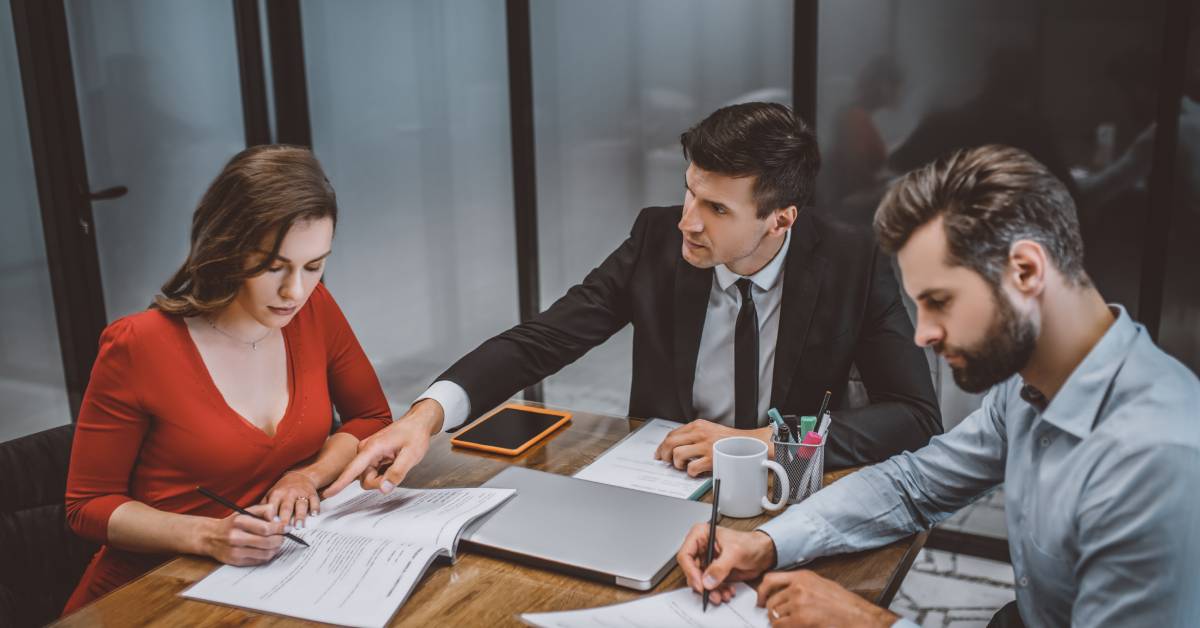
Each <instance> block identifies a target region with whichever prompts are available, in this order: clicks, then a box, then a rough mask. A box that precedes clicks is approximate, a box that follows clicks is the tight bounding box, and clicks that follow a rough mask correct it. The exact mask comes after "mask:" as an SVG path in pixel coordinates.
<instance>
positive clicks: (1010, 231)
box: [875, 144, 1091, 287]
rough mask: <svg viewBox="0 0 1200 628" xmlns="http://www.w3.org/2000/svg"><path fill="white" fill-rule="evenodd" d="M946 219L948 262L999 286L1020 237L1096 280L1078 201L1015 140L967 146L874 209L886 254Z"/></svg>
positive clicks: (900, 184)
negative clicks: (1086, 261) (1088, 265)
mask: <svg viewBox="0 0 1200 628" xmlns="http://www.w3.org/2000/svg"><path fill="white" fill-rule="evenodd" d="M939 216H940V217H942V221H943V222H942V225H943V229H944V230H945V233H946V241H947V243H948V245H949V247H948V248H949V254H948V255H949V259H948V260H947V263H948V264H951V265H956V266H965V267H967V268H970V269H971V270H974V271H975V272H977V273H979V274H980V275H982V276H983V277H984V278H985V279H987V280H988V281H989V282H990V283H991V284H992V286H993V287H998V286H999V285H1000V277H1001V275H1002V273H1003V272H1004V268H1005V266H1007V264H1008V255H1009V252H1010V249H1011V248H1012V245H1013V243H1014V242H1017V241H1018V240H1031V241H1033V242H1037V243H1038V244H1040V245H1042V247H1043V248H1044V249H1046V253H1047V255H1049V257H1050V259H1051V261H1052V262H1053V263H1054V265H1055V266H1056V267H1057V268H1058V269H1059V271H1061V272H1062V273H1063V275H1064V276H1065V277H1066V278H1067V280H1068V281H1070V282H1071V283H1073V284H1075V285H1078V286H1087V285H1090V284H1091V280H1090V279H1088V276H1087V273H1086V272H1085V271H1084V268H1083V238H1082V237H1081V236H1080V234H1079V217H1078V215H1077V214H1076V211H1075V201H1074V200H1072V199H1071V195H1070V193H1068V192H1067V188H1066V186H1065V185H1063V182H1062V181H1059V180H1058V179H1057V178H1055V176H1054V175H1052V174H1050V171H1049V170H1048V169H1047V168H1046V166H1044V165H1042V164H1041V162H1039V161H1038V160H1036V159H1034V158H1033V156H1031V155H1030V154H1029V153H1027V152H1025V151H1023V150H1019V149H1016V148H1012V147H1009V146H999V145H995V144H992V145H988V146H980V147H979V148H969V149H962V150H958V151H955V152H954V153H951V154H950V155H948V156H946V157H942V158H941V159H938V160H937V161H934V162H933V163H930V164H928V165H926V166H924V167H921V168H917V169H916V170H913V171H912V172H910V173H908V174H906V175H904V177H903V178H901V179H900V180H899V181H897V182H896V183H895V184H894V185H893V186H892V187H891V189H889V190H888V192H887V194H886V195H885V196H884V197H883V202H882V203H880V205H879V210H878V211H876V212H875V235H876V236H877V237H878V239H879V244H880V246H881V247H883V249H884V250H885V251H887V252H888V253H895V252H896V251H899V250H900V249H901V248H903V247H904V244H905V243H906V242H908V239H909V238H910V237H911V236H912V233H913V231H916V230H917V228H919V227H921V226H922V225H925V224H926V223H928V222H930V221H932V220H935V219H937V218H938V217H939Z"/></svg>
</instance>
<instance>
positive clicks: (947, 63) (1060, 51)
mask: <svg viewBox="0 0 1200 628" xmlns="http://www.w3.org/2000/svg"><path fill="white" fill-rule="evenodd" d="M1163 5H1164V3H1163V2H1162V1H1161V0H1155V1H1153V2H1139V3H1129V2H1123V1H1121V0H1096V1H1094V2H1088V3H1078V2H1066V1H1063V0H1054V1H1050V2H1038V1H1035V0H988V1H980V2H956V1H955V0H927V1H923V2H905V3H899V2H892V3H890V4H889V5H888V6H887V9H886V10H879V8H880V3H878V2H875V1H874V0H826V1H824V2H821V3H820V7H819V11H818V15H819V20H820V23H819V25H818V28H819V32H820V34H821V36H820V39H819V42H818V54H817V58H818V71H817V94H818V103H817V129H818V134H819V137H821V148H822V151H823V153H824V155H825V160H824V167H823V168H822V173H821V177H820V178H819V179H818V184H817V192H818V196H819V198H818V203H817V206H818V207H819V208H820V210H821V211H825V212H829V213H831V214H832V215H834V216H836V217H838V218H840V219H842V220H845V221H847V222H850V223H853V224H856V225H860V226H863V227H867V226H869V225H870V222H871V218H872V216H873V215H874V212H875V209H876V207H877V206H878V204H879V201H880V199H881V198H882V196H883V193H884V191H885V189H886V186H887V185H888V183H889V182H890V181H891V180H892V179H893V178H894V177H896V176H898V175H899V174H902V173H904V172H906V171H908V170H910V169H913V168H916V167H918V166H921V165H923V164H925V163H927V162H929V161H932V160H933V159H935V158H936V157H938V156H940V155H942V154H945V153H947V152H949V151H951V150H953V149H955V148H962V147H966V146H978V145H981V144H987V143H1001V144H1008V145H1012V146H1016V147H1018V148H1022V149H1024V150H1026V151H1028V152H1030V153H1031V154H1032V155H1033V156H1034V157H1036V158H1038V159H1039V160H1041V161H1042V162H1043V163H1044V164H1046V166H1047V167H1048V168H1049V169H1050V170H1051V171H1052V172H1053V173H1054V174H1055V175H1056V176H1058V177H1059V178H1060V179H1062V180H1063V181H1064V182H1065V183H1066V185H1067V186H1068V188H1069V189H1070V190H1071V193H1072V195H1073V196H1074V197H1075V201H1076V206H1077V207H1078V209H1079V217H1080V223H1081V229H1082V233H1083V240H1084V248H1085V249H1086V255H1085V263H1086V266H1087V270H1088V273H1089V275H1090V276H1091V277H1092V279H1093V280H1094V281H1095V283H1096V285H1097V287H1098V288H1099V289H1100V292H1101V293H1102V294H1103V295H1104V296H1105V298H1106V299H1107V300H1109V301H1115V302H1119V303H1123V304H1125V306H1126V307H1128V308H1129V310H1130V313H1131V314H1132V315H1133V316H1134V317H1135V318H1136V317H1137V301H1138V291H1139V285H1138V281H1139V275H1140V273H1141V258H1142V246H1143V242H1144V232H1145V224H1146V214H1145V212H1146V207H1147V203H1148V188H1147V186H1146V175H1147V173H1148V172H1149V167H1150V163H1149V158H1150V156H1151V155H1152V154H1153V151H1152V150H1151V149H1152V143H1151V142H1146V141H1144V140H1145V138H1146V136H1145V135H1144V133H1145V132H1146V130H1147V128H1148V127H1149V126H1150V123H1151V122H1152V120H1153V116H1154V106H1155V104H1154V103H1155V101H1156V93H1157V86H1158V78H1157V70H1158V67H1159V62H1160V59H1161V42H1160V41H1159V40H1160V31H1161V28H1162V10H1163ZM1139 138H1141V140H1139ZM910 311H911V310H910ZM937 363H938V365H939V366H938V369H939V370H940V372H939V373H937V374H935V377H934V381H935V382H940V385H939V396H940V399H941V408H942V419H943V422H944V423H945V427H946V428H947V429H949V428H950V427H952V426H954V425H956V424H957V423H958V422H959V421H960V420H961V419H962V418H963V417H964V416H966V414H968V413H969V412H971V411H972V410H973V409H974V408H975V407H977V406H978V404H979V401H980V398H981V397H980V396H979V395H968V394H966V393H964V392H962V391H961V390H959V389H958V388H957V387H956V386H955V385H954V382H953V379H952V378H951V377H950V375H949V370H948V368H947V367H946V366H945V362H944V361H941V360H938V361H937Z"/></svg>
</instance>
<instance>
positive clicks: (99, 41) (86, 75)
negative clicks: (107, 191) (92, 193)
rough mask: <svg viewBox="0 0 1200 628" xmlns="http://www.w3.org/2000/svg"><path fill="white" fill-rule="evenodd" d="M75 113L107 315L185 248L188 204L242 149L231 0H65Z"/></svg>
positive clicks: (120, 312) (128, 306) (154, 283)
mask: <svg viewBox="0 0 1200 628" xmlns="http://www.w3.org/2000/svg"><path fill="white" fill-rule="evenodd" d="M67 21H68V26H69V28H70V33H71V56H72V62H73V63H74V66H75V82H76V91H77V94H78V99H79V117H80V122H81V123H82V127H83V143H84V148H85V155H86V158H87V165H88V179H89V182H90V184H91V187H92V189H93V190H99V189H102V188H106V187H110V186H114V185H124V186H127V187H128V188H129V194H128V195H126V196H125V197H123V198H119V199H115V200H109V201H98V202H95V203H93V205H92V208H93V212H94V214H95V219H96V237H97V246H98V248H99V252H100V276H101V280H102V281H103V283H104V302H105V306H106V308H107V310H108V318H109V320H113V319H116V318H119V317H121V316H124V315H126V314H129V313H131V312H136V311H139V310H142V309H145V307H146V306H147V305H148V304H149V303H150V299H151V298H152V297H153V296H154V294H155V293H157V292H158V289H159V288H160V287H161V286H162V284H163V282H164V281H166V280H167V278H168V277H169V276H170V275H171V274H172V273H174V272H175V270H176V269H177V268H178V267H179V265H180V264H182V263H183V260H184V257H185V256H186V255H187V243H188V230H189V227H190V225H191V217H192V211H193V210H194V209H195V207H196V204H197V203H198V202H199V201H200V196H201V194H203V193H204V190H205V188H206V187H207V186H208V184H209V183H210V182H211V181H212V179H213V177H215V176H216V175H217V173H218V172H220V170H221V167H222V166H223V165H225V162H226V161H228V159H229V158H230V157H232V156H233V154H234V153H236V152H237V151H239V150H241V149H242V148H245V133H244V130H243V124H242V101H241V88H240V84H239V79H238V66H237V44H236V42H235V39H234V27H233V9H232V6H231V5H230V3H228V2H192V1H190V0H70V1H68V2H67Z"/></svg>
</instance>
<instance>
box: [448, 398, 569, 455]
mask: <svg viewBox="0 0 1200 628" xmlns="http://www.w3.org/2000/svg"><path fill="white" fill-rule="evenodd" d="M508 409H512V410H521V411H522V412H536V413H538V414H549V415H552V416H557V417H561V418H559V420H557V421H555V422H554V423H553V424H551V425H550V427H547V428H546V429H545V430H542V432H541V433H540V434H538V435H537V436H534V437H533V438H530V439H529V440H527V441H525V442H524V443H522V444H521V446H520V447H518V448H516V449H505V448H503V447H496V446H493V445H481V444H479V443H473V442H470V441H463V440H459V439H461V438H462V437H463V436H465V435H466V434H467V433H468V432H470V431H471V430H473V429H475V427H476V426H478V425H481V424H483V422H484V421H487V420H488V419H490V418H492V417H493V416H495V415H496V414H497V413H499V412H502V411H504V410H508ZM570 420H571V413H570V412H563V411H561V410H549V409H546V408H535V407H533V406H526V405H522V404H519V403H506V404H504V405H502V406H500V407H499V408H496V409H495V410H492V411H491V412H489V413H487V414H485V415H483V416H481V417H479V420H478V421H475V422H474V423H472V424H471V425H470V426H469V427H467V428H466V429H464V430H463V431H461V432H459V433H458V434H457V435H455V437H454V438H452V439H450V444H451V445H455V446H457V447H466V448H469V449H479V450H481V451H487V452H491V453H494V454H504V455H506V456H519V455H520V454H521V453H522V452H524V451H525V450H526V449H529V448H530V447H532V446H533V444H534V443H536V442H538V441H540V440H542V439H543V438H545V437H547V436H549V435H550V433H551V432H553V431H554V430H557V429H558V428H560V427H562V426H563V425H565V424H566V423H567V421H570Z"/></svg>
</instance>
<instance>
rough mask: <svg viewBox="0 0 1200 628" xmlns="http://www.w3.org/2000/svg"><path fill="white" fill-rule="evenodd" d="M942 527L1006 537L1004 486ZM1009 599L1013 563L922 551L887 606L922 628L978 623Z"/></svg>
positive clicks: (964, 627) (965, 626)
mask: <svg viewBox="0 0 1200 628" xmlns="http://www.w3.org/2000/svg"><path fill="white" fill-rule="evenodd" d="M941 525H942V527H944V528H948V529H951V530H958V531H961V532H970V533H973V534H984V535H988V536H998V537H1001V538H1003V537H1005V536H1006V530H1005V525H1004V490H1003V489H999V490H996V491H993V492H992V493H991V494H989V495H987V496H986V497H983V498H982V499H980V500H979V501H977V502H975V503H974V504H971V505H970V506H967V507H966V508H963V509H962V510H960V511H959V512H958V513H956V514H955V515H954V516H953V517H951V518H950V519H948V520H946V521H944V522H942V524H941ZM1014 599H1016V594H1015V593H1014V589H1013V572H1012V565H1009V564H1008V563H1001V562H996V561H992V560H984V559H982V558H975V557H972V556H966V555H962V554H953V553H950V552H943V551H939V550H932V549H926V550H922V551H921V553H920V554H919V555H918V556H917V560H916V562H914V563H913V566H912V570H911V571H909V572H908V577H907V578H905V579H904V583H903V584H902V585H900V591H899V592H898V593H897V594H896V599H895V600H893V601H892V606H891V610H892V612H894V613H897V614H899V615H902V616H904V617H908V618H909V619H912V620H913V621H915V622H917V623H918V624H920V625H922V626H925V627H927V628H942V627H951V626H953V627H954V628H968V627H976V626H978V627H983V626H987V623H988V620H990V619H991V618H992V614H994V613H995V612H996V610H997V609H999V608H1000V607H1001V606H1003V605H1005V604H1007V603H1009V602H1011V601H1012V600H1014Z"/></svg>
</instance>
